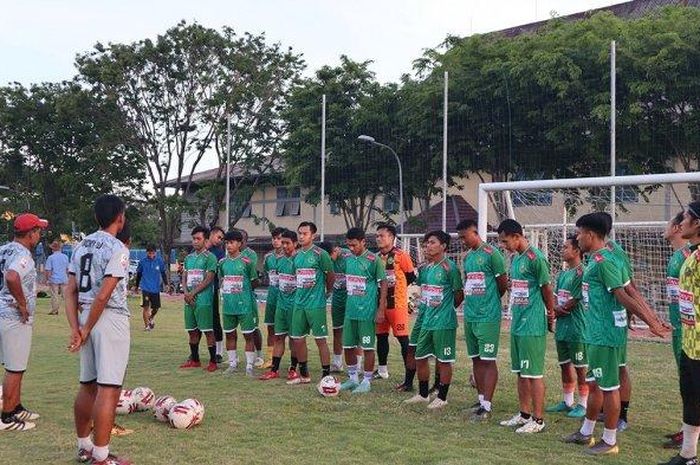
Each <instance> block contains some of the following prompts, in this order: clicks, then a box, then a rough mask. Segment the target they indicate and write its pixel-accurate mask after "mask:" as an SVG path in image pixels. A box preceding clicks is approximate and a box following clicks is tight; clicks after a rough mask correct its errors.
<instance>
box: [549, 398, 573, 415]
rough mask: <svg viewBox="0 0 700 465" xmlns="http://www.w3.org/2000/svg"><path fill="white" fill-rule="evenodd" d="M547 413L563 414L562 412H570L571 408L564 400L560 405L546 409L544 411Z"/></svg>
mask: <svg viewBox="0 0 700 465" xmlns="http://www.w3.org/2000/svg"><path fill="white" fill-rule="evenodd" d="M544 411H545V412H547V413H561V412H570V411H571V407H569V406H568V405H566V402H564V401H563V400H562V401H561V402H559V403H558V404H554V405H550V406H549V407H547V408H546V409H544Z"/></svg>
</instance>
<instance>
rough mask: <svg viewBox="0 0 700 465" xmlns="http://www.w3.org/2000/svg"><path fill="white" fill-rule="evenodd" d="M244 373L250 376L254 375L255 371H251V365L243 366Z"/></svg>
mask: <svg viewBox="0 0 700 465" xmlns="http://www.w3.org/2000/svg"><path fill="white" fill-rule="evenodd" d="M245 375H246V376H247V377H249V378H252V377H253V376H255V373H254V372H253V367H251V366H247V367H245Z"/></svg>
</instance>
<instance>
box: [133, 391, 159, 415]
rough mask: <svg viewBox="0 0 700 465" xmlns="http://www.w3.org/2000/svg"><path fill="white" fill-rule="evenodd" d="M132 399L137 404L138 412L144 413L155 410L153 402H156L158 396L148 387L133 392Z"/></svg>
mask: <svg viewBox="0 0 700 465" xmlns="http://www.w3.org/2000/svg"><path fill="white" fill-rule="evenodd" d="M131 395H132V398H133V400H134V402H135V403H136V410H137V411H139V412H143V411H145V410H150V409H152V408H153V402H155V399H156V395H155V394H154V393H153V391H152V390H151V389H150V388H147V387H137V388H135V389H134V390H133V391H131Z"/></svg>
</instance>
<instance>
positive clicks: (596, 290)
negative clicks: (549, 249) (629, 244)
mask: <svg viewBox="0 0 700 465" xmlns="http://www.w3.org/2000/svg"><path fill="white" fill-rule="evenodd" d="M628 283H629V275H628V274H627V269H626V267H625V265H624V264H623V263H622V262H621V261H620V260H619V259H618V258H617V257H616V256H615V254H614V252H612V251H611V250H610V249H608V248H607V247H604V248H602V249H600V250H599V251H597V252H595V253H593V254H592V255H591V257H590V260H588V265H586V269H585V271H584V272H583V283H582V285H581V294H582V296H583V308H584V310H585V315H586V332H585V335H584V342H586V343H587V344H595V345H601V346H609V347H622V346H624V345H625V344H627V311H626V310H625V308H624V307H623V306H622V305H621V304H620V303H619V302H618V301H617V299H616V298H615V295H614V294H613V291H614V290H615V289H618V288H622V287H625V286H626V285H627V284H628Z"/></svg>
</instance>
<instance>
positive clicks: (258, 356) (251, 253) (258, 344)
mask: <svg viewBox="0 0 700 465" xmlns="http://www.w3.org/2000/svg"><path fill="white" fill-rule="evenodd" d="M237 231H240V232H241V234H243V245H242V246H241V253H242V254H243V256H245V257H248V258H249V259H250V260H251V261H252V262H253V267H254V268H255V270H257V269H258V254H257V252H255V250H253V249H251V248H250V247H248V232H247V231H245V230H244V229H237ZM251 302H252V303H251V306H252V307H253V311H254V312H255V313H257V312H258V300H257V297H256V295H255V293H254V292H253V299H252V301H251ZM234 334H235V333H234ZM253 341H254V342H255V368H261V367H262V366H263V365H264V364H265V359H264V358H263V351H262V332H260V328H256V329H255V332H254V333H253Z"/></svg>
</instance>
